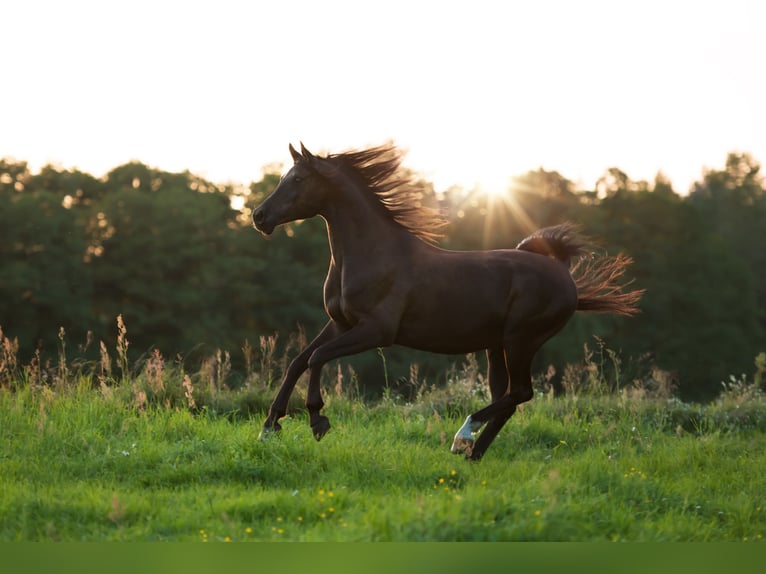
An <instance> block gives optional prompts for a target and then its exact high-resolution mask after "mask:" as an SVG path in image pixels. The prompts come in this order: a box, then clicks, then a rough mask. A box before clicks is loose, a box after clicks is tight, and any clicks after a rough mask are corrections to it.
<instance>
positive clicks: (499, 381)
mask: <svg viewBox="0 0 766 574" xmlns="http://www.w3.org/2000/svg"><path fill="white" fill-rule="evenodd" d="M487 361H488V363H489V392H490V395H491V397H492V403H493V404H494V403H496V402H498V401H499V400H500V399H502V398H503V397H504V396H505V395H506V394H507V393H508V389H509V378H508V368H507V367H506V364H505V352H504V351H503V349H502V348H497V349H487ZM509 416H510V415H509ZM495 418H497V417H495ZM506 420H507V418H506V419H504V420H502V421H500V420H498V421H495V419H494V418H493V419H491V420H490V421H489V423H488V425H487V428H486V429H484V431H482V436H483V435H485V434H487V432H488V431H489V432H490V434H492V435H493V436H494V435H496V434H497V432H498V431H499V430H500V428H502V426H503V424H505V421H506ZM493 423H494V424H493ZM483 424H484V422H478V421H474V420H473V419H472V417H471V416H469V417H468V418H467V419H466V421H465V423H464V424H463V426H462V427H461V428H460V430H459V431H458V432H457V434H455V439H454V441H453V442H452V448H451V450H452V452H453V453H455V454H460V453H464V454H466V456H468V455H470V454H471V452H472V451H473V450H474V441H475V438H474V434H475V433H476V432H477V431H478V430H479V429H480V428H481V426H482V425H483ZM498 424H499V426H498V428H497V430H491V429H492V427H494V426H497V425H498Z"/></svg>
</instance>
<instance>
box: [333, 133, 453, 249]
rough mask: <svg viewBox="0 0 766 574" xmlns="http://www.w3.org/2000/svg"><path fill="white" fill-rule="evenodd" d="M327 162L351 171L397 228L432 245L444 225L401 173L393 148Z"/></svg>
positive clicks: (398, 154) (397, 153) (345, 155)
mask: <svg viewBox="0 0 766 574" xmlns="http://www.w3.org/2000/svg"><path fill="white" fill-rule="evenodd" d="M326 159H327V160H330V161H331V162H332V163H335V164H336V165H338V166H342V167H344V168H346V169H348V170H351V171H353V173H354V174H356V176H357V177H358V178H359V179H360V180H361V183H362V184H363V185H364V186H365V187H367V189H369V190H370V191H371V192H372V193H373V194H374V196H375V197H376V198H377V200H378V201H379V202H380V204H381V205H382V206H383V207H385V208H386V210H388V213H389V214H390V215H391V217H392V218H393V219H394V221H396V222H397V223H398V224H399V225H401V226H402V227H404V228H405V229H407V230H408V231H410V232H411V233H413V234H414V235H417V236H418V237H420V238H422V239H424V240H426V241H428V242H431V243H435V242H436V240H437V239H438V238H439V237H441V236H442V234H441V233H440V230H441V228H442V227H444V225H445V224H446V221H445V219H444V218H443V217H442V216H441V215H440V214H439V212H438V211H437V210H435V209H432V208H430V207H426V206H425V205H423V199H424V198H423V190H422V189H421V188H419V187H417V186H416V185H414V183H413V181H412V176H411V175H410V174H408V173H406V172H405V171H404V170H402V169H401V167H400V164H401V160H402V153H401V152H400V151H399V150H398V149H397V148H396V147H395V146H394V145H393V144H384V145H381V146H376V147H372V148H369V149H364V150H358V151H348V152H343V153H338V154H331V155H329V156H327V158H326Z"/></svg>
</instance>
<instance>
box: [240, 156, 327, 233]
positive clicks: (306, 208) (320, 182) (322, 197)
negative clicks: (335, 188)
mask: <svg viewBox="0 0 766 574" xmlns="http://www.w3.org/2000/svg"><path fill="white" fill-rule="evenodd" d="M290 155H292V157H293V161H294V164H293V167H291V168H290V170H289V171H288V172H287V173H286V174H285V175H284V176H282V179H281V180H280V181H279V185H277V187H276V189H275V190H274V191H273V192H271V195H269V196H268V197H267V198H266V199H265V200H264V201H263V203H261V205H260V206H259V207H258V208H257V209H256V210H255V211H254V212H253V225H254V226H255V228H256V229H257V230H258V231H260V232H261V233H263V234H264V235H270V234H271V233H272V232H273V231H274V228H275V227H276V226H277V225H282V224H283V223H289V222H290V221H296V220H298V219H308V218H310V217H314V216H315V215H318V214H319V213H320V211H321V210H322V207H323V206H324V205H325V204H326V201H327V199H328V194H329V192H330V186H329V184H328V181H327V179H326V178H325V177H324V176H323V173H324V172H326V171H327V170H328V169H332V167H331V166H329V165H327V164H326V159H325V158H320V157H317V156H315V155H313V154H312V153H311V152H309V151H308V150H307V149H306V148H305V146H304V145H303V144H302V143H301V151H300V152H298V151H296V150H295V148H294V147H293V146H292V144H290ZM325 175H327V174H325Z"/></svg>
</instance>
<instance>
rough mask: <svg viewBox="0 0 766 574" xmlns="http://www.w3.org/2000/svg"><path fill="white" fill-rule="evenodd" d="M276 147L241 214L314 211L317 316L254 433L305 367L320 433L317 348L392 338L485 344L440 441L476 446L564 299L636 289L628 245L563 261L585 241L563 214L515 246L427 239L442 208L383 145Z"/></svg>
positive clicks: (572, 306)
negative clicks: (467, 409)
mask: <svg viewBox="0 0 766 574" xmlns="http://www.w3.org/2000/svg"><path fill="white" fill-rule="evenodd" d="M289 149H290V154H291V155H292V158H293V160H294V165H293V166H292V168H291V169H290V170H289V171H288V172H287V173H286V174H285V175H284V176H283V177H282V179H281V181H280V182H279V185H277V187H276V189H275V190H274V191H273V193H272V194H271V195H270V196H269V197H267V198H266V199H265V200H264V201H263V203H262V204H261V205H260V206H259V207H258V208H257V209H256V210H255V211H254V212H253V224H254V225H255V227H256V229H258V230H259V231H260V232H261V233H263V234H264V235H269V234H271V233H272V232H273V231H274V228H275V227H276V226H277V225H280V224H283V223H288V222H291V221H295V220H298V219H307V218H310V217H314V216H316V215H319V216H320V217H322V218H323V219H324V220H325V222H326V224H327V233H328V237H329V242H330V251H331V257H330V269H329V271H328V273H327V279H326V280H325V283H324V304H325V310H326V311H327V314H328V315H329V321H328V322H327V324H326V325H325V326H324V328H323V329H322V330H321V332H320V333H319V334H318V335H317V337H316V338H315V339H314V340H313V341H312V342H311V343H309V345H308V346H307V347H306V348H305V349H303V351H301V353H300V354H299V355H298V356H297V357H296V358H295V359H294V360H293V361H292V362H291V363H290V366H289V367H288V369H287V373H286V375H285V378H284V381H283V382H282V386H281V388H280V389H279V392H278V394H277V396H276V398H275V400H274V402H273V403H272V405H271V407H270V409H269V413H268V416H267V418H266V421H265V423H264V425H263V432H262V436H264V435H265V434H267V433H271V432H275V431H279V430H280V429H281V427H280V424H279V419H280V418H281V417H283V416H285V413H286V409H287V402H288V399H289V397H290V395H291V393H292V392H293V389H294V388H295V384H296V382H297V380H298V378H299V377H300V376H301V375H302V374H303V373H304V372H305V371H306V369H308V370H309V383H308V393H307V398H306V407H307V409H308V412H309V422H310V424H311V429H312V431H313V433H314V436H315V437H316V439H317V440H320V439H321V438H322V437H323V436H324V435H325V433H326V432H327V431H328V430H329V429H330V422H329V420H328V418H327V417H326V416H324V415H322V414H320V412H321V409H322V407H323V406H324V402H323V400H322V395H321V391H320V384H319V380H320V371H321V369H322V366H323V365H324V364H325V363H327V362H328V361H332V360H334V359H337V358H339V357H344V356H348V355H352V354H355V353H360V352H362V351H366V350H369V349H375V348H377V347H387V346H390V345H394V344H396V345H403V346H406V347H411V348H414V349H421V350H425V351H431V352H436V353H448V354H458V353H461V354H464V353H471V352H476V351H481V350H486V352H487V357H488V361H489V388H490V394H491V397H492V403H491V404H490V405H489V406H487V407H485V408H483V409H481V410H479V411H477V412H475V413H473V414H471V415H470V416H468V418H467V419H466V421H465V423H464V424H463V426H462V427H461V428H460V430H458V432H457V434H456V435H455V440H454V442H453V444H452V452H454V453H464V454H465V456H466V457H469V458H472V459H475V460H476V459H480V458H481V457H482V456H483V454H484V453H485V451H486V450H487V447H489V445H490V443H491V442H492V440H493V439H494V438H495V437H496V436H497V433H498V432H499V431H500V429H501V428H502V427H503V425H504V424H505V423H506V421H507V420H508V419H509V418H510V417H511V415H513V413H514V412H515V410H516V405H519V404H521V403H523V402H525V401H528V400H530V399H531V398H532V396H533V392H532V382H531V374H530V368H531V363H532V358H533V357H534V355H535V353H536V352H537V351H538V349H539V348H540V347H541V346H542V345H543V343H545V341H547V340H548V339H550V338H551V337H552V336H553V335H555V334H556V333H557V332H558V331H559V330H560V329H561V328H562V327H563V326H564V325H565V324H566V322H567V321H568V320H569V318H570V317H571V316H572V315H573V314H574V312H575V311H576V310H582V311H595V312H608V313H617V314H622V315H632V314H633V313H635V312H636V311H637V308H636V305H637V303H638V301H639V299H640V297H641V294H642V291H624V285H619V284H618V283H617V282H616V280H617V279H619V277H620V276H621V275H622V274H623V273H624V271H625V268H626V266H627V265H628V264H629V263H630V262H631V261H630V259H629V258H627V257H624V256H618V257H607V256H603V257H601V258H597V259H591V260H590V261H589V262H586V263H585V264H580V263H581V262H582V261H584V259H581V260H580V262H578V265H577V267H576V268H575V269H573V271H572V273H570V269H569V265H570V260H571V259H573V258H578V257H580V256H581V255H584V254H585V247H586V245H587V243H586V242H585V240H584V239H583V238H582V237H580V236H579V235H578V233H577V231H576V228H575V226H573V225H571V224H562V225H558V226H556V227H550V228H546V229H543V230H540V231H538V232H536V233H534V234H533V235H531V236H530V237H527V238H526V239H524V240H523V241H522V242H521V243H519V245H518V246H517V247H516V249H501V250H492V251H448V250H444V249H440V248H439V247H437V246H436V245H435V244H434V240H435V238H436V237H438V229H439V226H440V225H441V224H442V220H441V219H440V218H439V216H438V215H437V214H436V212H434V211H433V210H429V209H427V208H424V207H422V206H421V205H420V202H419V198H418V197H417V196H416V194H414V193H413V188H412V186H411V185H410V183H409V181H408V179H407V178H406V177H405V176H403V175H402V174H401V171H400V170H399V164H400V161H401V155H400V154H399V153H398V151H397V150H396V148H394V147H393V146H392V145H383V146H379V147H374V148H370V149H366V150H361V151H351V152H346V153H341V154H333V155H328V156H326V157H320V156H317V155H314V154H312V153H311V152H309V151H308V150H307V149H306V148H305V147H304V146H303V144H301V151H300V152H298V151H296V150H295V148H293V146H292V145H290V147H289ZM485 424H486V427H485V428H484V430H483V431H482V433H481V434H480V435H479V436H478V438H475V435H476V433H477V431H478V430H479V429H480V428H481V427H482V426H483V425H485Z"/></svg>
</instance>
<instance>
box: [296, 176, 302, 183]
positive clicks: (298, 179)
mask: <svg viewBox="0 0 766 574" xmlns="http://www.w3.org/2000/svg"><path fill="white" fill-rule="evenodd" d="M294 179H295V183H300V182H302V181H303V178H302V177H301V176H299V175H296V176H295V178H294Z"/></svg>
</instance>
